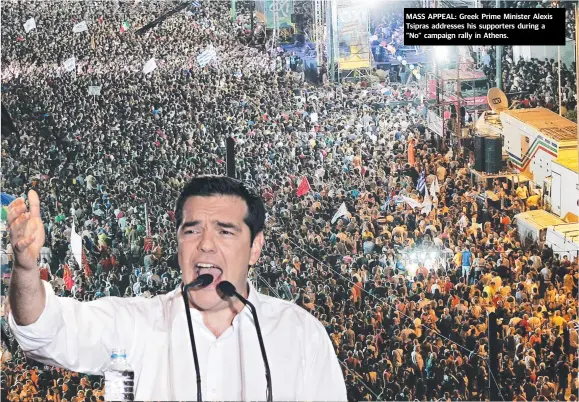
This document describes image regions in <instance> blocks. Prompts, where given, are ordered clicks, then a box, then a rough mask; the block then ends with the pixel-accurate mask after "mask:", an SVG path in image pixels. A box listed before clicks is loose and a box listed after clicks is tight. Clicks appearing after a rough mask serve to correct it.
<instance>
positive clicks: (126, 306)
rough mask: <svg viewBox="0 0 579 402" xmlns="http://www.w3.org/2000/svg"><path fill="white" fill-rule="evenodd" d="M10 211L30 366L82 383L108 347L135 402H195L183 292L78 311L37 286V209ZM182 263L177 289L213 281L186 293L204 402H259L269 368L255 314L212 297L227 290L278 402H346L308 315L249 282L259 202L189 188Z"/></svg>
mask: <svg viewBox="0 0 579 402" xmlns="http://www.w3.org/2000/svg"><path fill="white" fill-rule="evenodd" d="M28 199H29V202H30V212H27V208H26V205H25V203H24V200H23V199H22V198H19V199H18V200H15V201H14V202H13V203H12V204H11V206H10V209H9V213H8V223H9V225H10V236H11V239H13V241H14V244H15V247H14V249H15V264H14V273H13V275H12V280H11V286H10V303H11V307H12V309H11V313H10V316H9V323H10V327H11V329H12V331H13V333H14V336H15V337H16V339H17V340H18V342H19V344H20V346H21V347H22V349H23V350H24V351H25V353H26V354H27V356H29V357H31V358H33V359H35V360H38V361H42V362H44V363H46V364H50V365H55V366H59V367H64V368H67V369H69V370H74V371H78V372H82V373H87V374H102V372H103V370H104V369H105V367H106V366H107V365H108V363H109V361H110V353H111V350H112V349H113V348H124V349H126V350H127V359H128V362H129V364H130V366H131V368H132V369H133V370H134V372H135V400H195V399H196V395H197V389H196V382H195V381H194V379H195V369H194V364H193V358H192V352H191V345H190V341H189V336H188V329H187V328H188V327H187V319H186V314H185V305H184V303H183V297H182V294H181V290H180V288H178V289H175V290H174V291H172V292H170V293H168V294H166V295H161V296H158V297H154V298H151V299H147V298H127V299H121V298H111V297H102V298H99V299H98V300H95V301H92V302H85V303H83V302H79V301H76V300H74V299H71V298H60V297H57V296H56V295H55V294H54V292H53V290H52V288H51V287H50V285H49V284H48V283H47V284H46V285H43V283H42V282H41V281H40V279H39V277H38V271H37V269H38V267H37V266H36V261H37V258H38V254H39V251H40V248H41V247H42V246H43V244H44V228H43V225H42V220H41V219H40V203H39V199H38V195H37V194H36V193H35V192H34V191H30V192H29V194H28ZM175 212H176V213H175V216H176V220H177V228H178V229H177V244H178V261H179V266H180V267H181V272H182V278H183V282H184V283H191V282H192V281H193V280H195V279H196V278H197V277H198V276H199V275H202V274H210V275H212V276H213V277H214V282H213V283H212V284H210V285H209V286H207V287H205V288H203V289H201V290H190V291H189V294H188V296H189V300H190V306H189V308H190V312H191V316H192V317H191V318H192V321H193V330H194V333H195V340H196V349H197V353H198V356H199V366H200V367H199V368H200V372H201V378H202V381H201V390H202V395H203V398H204V400H236V401H237V400H265V399H266V381H265V368H264V364H263V360H262V358H261V353H260V348H259V343H258V338H257V335H256V331H255V325H254V322H253V318H252V315H251V314H250V311H249V310H248V308H246V307H244V305H243V304H242V303H241V302H240V301H239V300H237V299H228V298H226V297H225V296H223V295H222V294H220V293H219V292H218V291H217V290H216V286H217V284H218V283H219V282H220V281H224V280H227V281H229V282H231V283H232V284H233V285H234V286H235V288H236V289H237V291H238V292H239V293H240V294H242V295H243V296H244V297H246V298H247V299H249V301H250V302H252V303H253V304H254V305H255V307H256V310H257V315H258V317H259V322H260V326H261V330H262V333H263V339H264V343H265V350H266V352H267V357H268V360H269V366H270V369H271V379H272V395H273V399H274V400H294V401H301V400H317V401H322V400H331V401H339V400H340V401H345V400H347V397H346V387H345V383H344V378H343V374H342V371H341V368H340V365H339V362H338V360H337V357H336V355H335V352H334V349H333V346H332V343H331V341H330V339H329V337H328V335H327V333H326V331H325V329H324V327H323V326H322V324H321V323H320V322H319V321H318V320H316V319H315V318H314V317H313V316H312V315H310V314H309V313H307V312H306V311H305V310H303V309H301V308H300V307H298V306H296V305H295V304H292V303H288V302H285V301H283V300H280V299H276V298H272V297H269V296H265V295H261V294H259V293H257V292H256V291H255V289H254V288H253V287H252V286H251V284H250V283H249V282H248V281H247V272H248V267H249V266H250V265H253V264H255V263H256V262H257V261H258V259H259V257H260V254H261V249H262V247H263V244H264V235H263V229H264V219H265V208H264V205H263V201H262V200H261V198H260V197H259V196H257V195H254V194H253V193H251V192H250V191H249V190H248V189H247V188H245V186H243V184H241V183H240V182H238V181H236V180H233V179H229V178H225V177H216V176H203V177H198V178H195V179H193V180H192V181H191V182H190V183H189V184H188V185H187V186H186V187H185V188H184V189H183V192H182V193H181V196H180V197H179V199H178V200H177V206H176V211H175Z"/></svg>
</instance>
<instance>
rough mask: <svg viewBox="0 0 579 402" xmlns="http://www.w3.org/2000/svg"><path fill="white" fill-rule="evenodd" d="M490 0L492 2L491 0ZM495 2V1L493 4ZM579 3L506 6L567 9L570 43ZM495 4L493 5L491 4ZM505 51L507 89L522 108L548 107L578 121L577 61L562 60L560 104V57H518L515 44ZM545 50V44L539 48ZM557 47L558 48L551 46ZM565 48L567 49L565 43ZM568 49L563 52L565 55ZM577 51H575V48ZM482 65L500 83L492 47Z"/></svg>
mask: <svg viewBox="0 0 579 402" xmlns="http://www.w3.org/2000/svg"><path fill="white" fill-rule="evenodd" d="M483 3H484V2H483ZM487 3H489V2H487ZM489 4H491V3H489ZM575 5H576V3H575V2H573V1H553V2H551V1H512V2H505V6H506V7H513V8H521V7H525V8H550V7H556V8H564V9H565V37H566V38H567V40H568V41H570V42H568V43H567V46H573V45H574V41H575V39H576V38H575ZM490 6H491V7H492V5H490ZM503 48H504V49H503V54H502V81H503V85H504V86H503V89H504V91H505V93H506V94H507V95H508V96H509V98H510V99H511V101H515V102H517V103H518V104H519V105H520V106H519V107H545V108H547V109H550V110H553V111H555V112H557V113H559V108H561V113H562V115H563V116H567V117H568V118H570V119H572V120H574V121H577V114H576V111H575V108H576V105H577V79H576V70H575V62H569V61H568V60H567V62H566V60H565V59H564V58H563V59H562V60H561V106H559V61H558V60H557V56H556V55H555V54H552V55H551V56H552V57H549V58H543V57H533V55H531V57H526V58H524V59H523V58H521V57H519V58H518V59H517V57H516V55H515V54H514V51H513V47H512V46H504V47H503ZM537 48H539V49H541V47H537ZM551 48H552V49H555V47H551ZM561 48H564V47H563V46H562V47H561ZM564 52H565V49H563V50H562V51H561V54H563V56H565V54H564ZM572 52H573V53H574V50H573V51H572ZM483 53H484V55H485V56H483V57H481V67H482V70H483V71H484V72H485V74H486V75H487V77H488V78H489V80H490V82H491V85H495V84H496V78H497V77H496V52H495V47H493V46H489V47H487V48H486V49H485V50H484V51H483Z"/></svg>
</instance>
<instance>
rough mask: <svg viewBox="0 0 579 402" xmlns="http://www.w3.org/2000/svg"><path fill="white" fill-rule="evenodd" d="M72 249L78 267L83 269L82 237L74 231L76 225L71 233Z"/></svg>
mask: <svg viewBox="0 0 579 402" xmlns="http://www.w3.org/2000/svg"><path fill="white" fill-rule="evenodd" d="M70 249H71V250H72V255H73V256H74V259H75V260H76V262H77V263H78V266H79V267H81V268H82V237H80V235H79V234H78V233H76V230H74V223H73V224H72V231H71V232H70Z"/></svg>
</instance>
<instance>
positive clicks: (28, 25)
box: [24, 18, 36, 33]
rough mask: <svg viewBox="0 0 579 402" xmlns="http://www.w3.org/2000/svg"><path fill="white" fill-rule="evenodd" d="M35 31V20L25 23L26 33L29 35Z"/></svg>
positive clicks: (31, 19)
mask: <svg viewBox="0 0 579 402" xmlns="http://www.w3.org/2000/svg"><path fill="white" fill-rule="evenodd" d="M33 29H36V21H35V20H34V18H30V19H29V20H28V21H26V22H25V23H24V32H26V33H28V32H30V31H32V30H33Z"/></svg>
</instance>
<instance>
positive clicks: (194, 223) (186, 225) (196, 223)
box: [181, 221, 201, 229]
mask: <svg viewBox="0 0 579 402" xmlns="http://www.w3.org/2000/svg"><path fill="white" fill-rule="evenodd" d="M200 223H201V221H189V222H183V224H181V229H187V228H190V227H193V226H199V224H200Z"/></svg>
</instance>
